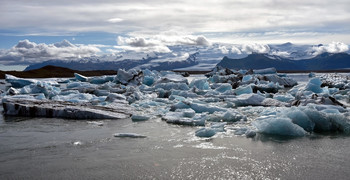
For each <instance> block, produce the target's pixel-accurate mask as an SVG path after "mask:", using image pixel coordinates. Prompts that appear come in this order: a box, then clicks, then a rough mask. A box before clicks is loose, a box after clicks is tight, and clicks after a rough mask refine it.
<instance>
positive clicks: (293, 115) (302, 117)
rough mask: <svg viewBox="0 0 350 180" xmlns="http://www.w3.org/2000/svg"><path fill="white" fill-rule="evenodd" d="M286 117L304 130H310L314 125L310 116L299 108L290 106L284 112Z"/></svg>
mask: <svg viewBox="0 0 350 180" xmlns="http://www.w3.org/2000/svg"><path fill="white" fill-rule="evenodd" d="M282 115H285V116H286V117H288V118H290V119H291V120H292V122H293V123H294V124H297V125H299V126H300V127H302V128H303V129H304V130H305V131H308V132H312V131H313V130H314V127H315V123H314V122H313V121H311V120H310V118H309V117H308V116H307V115H306V114H305V113H304V112H303V111H301V110H299V109H297V108H294V107H292V108H291V109H288V110H286V112H284V114H282Z"/></svg>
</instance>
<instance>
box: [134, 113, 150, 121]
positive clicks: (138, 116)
mask: <svg viewBox="0 0 350 180" xmlns="http://www.w3.org/2000/svg"><path fill="white" fill-rule="evenodd" d="M150 118H151V117H150V116H147V115H143V114H133V115H132V116H131V119H132V120H133V121H147V120H149V119H150Z"/></svg>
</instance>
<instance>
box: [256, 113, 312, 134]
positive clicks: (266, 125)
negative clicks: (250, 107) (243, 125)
mask: <svg viewBox="0 0 350 180" xmlns="http://www.w3.org/2000/svg"><path fill="white" fill-rule="evenodd" d="M252 124H253V126H255V127H256V128H257V129H258V132H260V133H263V134H271V135H281V136H305V135H306V131H305V130H304V129H303V128H301V127H300V126H298V125H296V124H294V123H293V122H292V121H291V120H290V119H289V118H280V117H265V118H261V119H257V120H256V121H254V122H253V123H252Z"/></svg>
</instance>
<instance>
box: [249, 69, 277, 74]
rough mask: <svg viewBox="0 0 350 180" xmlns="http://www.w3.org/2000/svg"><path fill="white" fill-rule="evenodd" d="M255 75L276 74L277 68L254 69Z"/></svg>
mask: <svg viewBox="0 0 350 180" xmlns="http://www.w3.org/2000/svg"><path fill="white" fill-rule="evenodd" d="M253 72H254V74H276V73H277V70H276V68H266V69H254V70H253Z"/></svg>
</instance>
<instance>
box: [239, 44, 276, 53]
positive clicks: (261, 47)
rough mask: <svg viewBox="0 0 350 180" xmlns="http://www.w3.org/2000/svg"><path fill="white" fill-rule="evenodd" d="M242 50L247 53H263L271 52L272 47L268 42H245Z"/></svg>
mask: <svg viewBox="0 0 350 180" xmlns="http://www.w3.org/2000/svg"><path fill="white" fill-rule="evenodd" d="M241 51H242V52H245V53H247V54H252V53H259V54H262V53H269V52H270V47H269V45H267V44H258V43H251V44H243V45H242V49H241Z"/></svg>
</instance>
